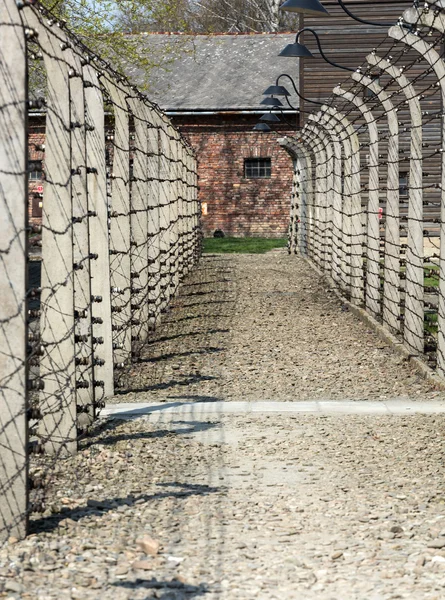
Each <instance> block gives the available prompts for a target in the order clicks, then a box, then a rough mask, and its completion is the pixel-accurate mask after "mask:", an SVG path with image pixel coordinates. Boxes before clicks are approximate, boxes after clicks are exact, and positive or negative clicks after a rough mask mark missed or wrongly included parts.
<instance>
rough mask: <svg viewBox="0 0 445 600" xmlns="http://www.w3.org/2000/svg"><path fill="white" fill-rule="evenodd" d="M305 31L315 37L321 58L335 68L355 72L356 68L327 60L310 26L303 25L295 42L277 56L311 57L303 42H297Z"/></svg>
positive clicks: (316, 34) (315, 33) (318, 39)
mask: <svg viewBox="0 0 445 600" xmlns="http://www.w3.org/2000/svg"><path fill="white" fill-rule="evenodd" d="M305 31H309V33H312V34H313V36H314V37H315V39H316V41H317V46H318V49H319V50H320V54H321V56H322V58H323V60H325V61H326V62H327V63H329V64H330V65H332V66H333V67H336V68H337V69H343V70H344V71H351V72H353V73H354V72H355V70H356V69H351V67H344V66H343V65H339V64H337V63H335V62H333V61H332V60H329V58H328V57H327V56H326V55H325V53H324V52H323V48H322V47H321V43H320V38H319V37H318V33H317V32H316V31H315V29H311V28H310V27H304V28H303V29H300V31H299V32H298V33H297V35H296V37H295V43H294V44H288V45H287V46H286V47H285V48H284V49H283V50H282V51H281V52H280V54H279V55H278V56H287V57H289V56H294V57H296V58H313V54H312V53H311V52H310V51H309V50H308V49H307V48H306V46H304V45H303V44H300V43H299V42H298V40H299V39H300V35H301V34H302V33H304V32H305Z"/></svg>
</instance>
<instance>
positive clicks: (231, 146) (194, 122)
mask: <svg viewBox="0 0 445 600" xmlns="http://www.w3.org/2000/svg"><path fill="white" fill-rule="evenodd" d="M173 122H174V124H175V125H176V126H177V127H179V129H180V130H181V131H182V133H183V134H184V135H185V136H186V137H187V138H188V139H189V141H190V143H191V145H192V146H193V148H194V149H195V151H196V153H197V156H198V174H199V198H200V200H201V202H202V204H203V205H206V208H207V214H206V215H203V217H202V223H203V227H204V235H206V236H212V235H213V232H214V231H215V230H216V229H222V230H223V231H224V233H225V234H226V235H231V236H235V237H243V236H259V237H285V236H286V235H287V228H288V224H289V210H290V198H291V193H292V176H293V169H292V161H291V158H290V157H289V154H288V153H287V152H286V151H284V150H283V149H282V148H281V146H279V144H278V143H277V139H278V138H280V137H283V136H284V135H286V134H288V135H292V134H295V129H290V128H289V127H288V126H282V125H281V126H279V127H276V126H274V129H276V131H274V132H271V133H257V132H254V131H252V129H253V127H254V125H255V123H257V122H258V115H256V116H255V115H253V116H249V115H230V114H227V113H226V114H225V115H214V116H213V115H209V116H182V117H175V118H174V119H173ZM44 131H45V129H44V120H42V119H36V118H33V119H32V122H31V123H30V136H29V159H30V161H32V160H41V159H42V158H43V152H42V151H41V149H40V146H41V144H44V138H45V134H44ZM246 158H270V159H271V166H272V169H271V177H270V178H266V179H247V178H245V177H244V159H246ZM41 184H42V182H40V181H39V182H30V185H29V191H30V194H29V217H30V222H31V223H32V224H37V223H39V222H40V221H41V219H40V210H39V203H40V202H41V201H42V199H41V198H39V196H38V195H37V194H35V193H34V190H35V188H36V186H37V185H41Z"/></svg>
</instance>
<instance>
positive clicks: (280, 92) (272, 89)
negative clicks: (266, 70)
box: [263, 85, 290, 96]
mask: <svg viewBox="0 0 445 600" xmlns="http://www.w3.org/2000/svg"><path fill="white" fill-rule="evenodd" d="M263 96H290V93H289V92H288V91H287V89H286V88H285V87H284V86H282V85H270V86H269V87H268V88H267V90H266V91H265V92H263Z"/></svg>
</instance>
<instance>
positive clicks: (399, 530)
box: [390, 525, 403, 533]
mask: <svg viewBox="0 0 445 600" xmlns="http://www.w3.org/2000/svg"><path fill="white" fill-rule="evenodd" d="M390 531H391V533H403V527H400V525H394V526H393V527H391V529H390Z"/></svg>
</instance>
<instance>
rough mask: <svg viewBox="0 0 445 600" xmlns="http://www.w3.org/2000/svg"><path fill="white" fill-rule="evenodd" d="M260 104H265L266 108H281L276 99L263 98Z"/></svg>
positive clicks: (280, 103) (279, 101) (279, 102)
mask: <svg viewBox="0 0 445 600" xmlns="http://www.w3.org/2000/svg"><path fill="white" fill-rule="evenodd" d="M260 104H265V105H266V106H283V103H282V102H281V100H278V98H264V100H261V102H260Z"/></svg>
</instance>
